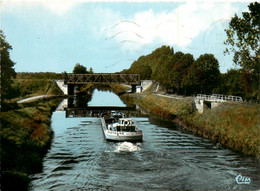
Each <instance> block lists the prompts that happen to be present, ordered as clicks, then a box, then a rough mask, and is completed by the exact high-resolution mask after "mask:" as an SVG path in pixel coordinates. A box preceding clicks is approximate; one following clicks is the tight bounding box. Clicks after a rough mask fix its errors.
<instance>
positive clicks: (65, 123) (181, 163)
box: [31, 90, 260, 191]
mask: <svg viewBox="0 0 260 191" xmlns="http://www.w3.org/2000/svg"><path fill="white" fill-rule="evenodd" d="M88 105H92V106H94V105H99V106H100V105H103V106H105V105H110V106H112V105H113V106H114V105H115V106H123V105H124V104H123V103H122V102H121V100H120V99H119V98H118V97H117V96H116V95H114V94H113V93H109V92H101V91H96V90H95V92H94V95H93V97H92V100H91V101H90V102H89V104H88ZM65 116H66V115H65V111H56V112H54V113H53V115H52V128H53V131H54V133H55V135H54V139H53V142H52V145H51V148H50V150H49V151H48V153H47V154H46V156H45V158H44V163H43V171H42V172H41V173H38V174H33V175H31V179H32V182H31V186H32V188H31V190H36V191H39V190H61V191H65V190H66V191H68V190H130V191H131V190H133V191H136V190H257V189H259V188H260V187H259V185H260V177H259V173H260V171H259V161H257V160H255V159H254V158H253V157H248V156H243V155H241V154H238V153H235V152H233V151H231V150H229V149H223V148H219V147H217V146H216V145H214V144H212V143H211V142H210V141H209V140H207V139H204V138H201V137H197V136H194V135H192V134H189V133H187V132H183V131H182V130H181V129H179V128H178V127H177V126H176V125H175V124H172V123H169V122H165V121H163V120H158V119H155V118H153V117H133V121H134V122H135V123H136V125H137V126H138V127H139V129H141V130H142V131H143V132H144V137H143V139H144V141H143V142H140V143H130V142H120V143H118V142H108V141H106V140H105V139H104V136H103V132H102V129H101V122H100V119H99V118H96V117H87V118H65ZM236 177H237V180H240V181H239V182H237V181H236ZM243 178H244V181H242V180H243ZM245 180H247V181H245ZM249 180H250V181H249ZM241 183H242V184H241ZM246 183H247V184H246Z"/></svg>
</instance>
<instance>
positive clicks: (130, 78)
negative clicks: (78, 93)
mask: <svg viewBox="0 0 260 191" xmlns="http://www.w3.org/2000/svg"><path fill="white" fill-rule="evenodd" d="M88 83H91V84H127V85H131V86H132V92H135V91H136V86H137V85H140V84H141V81H140V74H115V73H95V74H66V75H65V79H64V84H66V85H68V95H73V94H74V87H75V85H82V84H88Z"/></svg>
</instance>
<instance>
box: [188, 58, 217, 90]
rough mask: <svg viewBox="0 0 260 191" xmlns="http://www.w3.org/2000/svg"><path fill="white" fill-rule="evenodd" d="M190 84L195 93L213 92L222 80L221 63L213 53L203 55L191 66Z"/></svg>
mask: <svg viewBox="0 0 260 191" xmlns="http://www.w3.org/2000/svg"><path fill="white" fill-rule="evenodd" d="M189 70H190V71H189V77H188V78H191V79H190V83H191V84H190V85H192V86H193V89H194V91H195V93H204V94H211V93H213V90H214V88H217V87H218V84H219V80H220V71H219V64H218V61H217V59H216V58H215V57H214V55H213V54H204V55H201V56H200V57H199V58H198V59H197V60H196V61H195V62H194V63H193V64H192V65H191V67H190V68H189Z"/></svg>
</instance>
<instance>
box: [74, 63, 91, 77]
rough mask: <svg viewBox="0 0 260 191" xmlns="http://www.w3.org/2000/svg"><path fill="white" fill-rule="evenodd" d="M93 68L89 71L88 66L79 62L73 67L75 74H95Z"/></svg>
mask: <svg viewBox="0 0 260 191" xmlns="http://www.w3.org/2000/svg"><path fill="white" fill-rule="evenodd" d="M93 73H94V71H93V68H92V67H90V70H89V71H88V70H87V68H86V67H85V66H83V65H80V64H79V63H77V64H76V65H75V67H74V69H73V74H93Z"/></svg>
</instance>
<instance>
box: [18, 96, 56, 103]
mask: <svg viewBox="0 0 260 191" xmlns="http://www.w3.org/2000/svg"><path fill="white" fill-rule="evenodd" d="M47 97H51V95H46V94H44V95H39V96H34V97H30V98H26V99H22V100H19V101H17V103H26V102H30V101H35V100H37V99H42V98H47Z"/></svg>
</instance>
